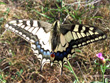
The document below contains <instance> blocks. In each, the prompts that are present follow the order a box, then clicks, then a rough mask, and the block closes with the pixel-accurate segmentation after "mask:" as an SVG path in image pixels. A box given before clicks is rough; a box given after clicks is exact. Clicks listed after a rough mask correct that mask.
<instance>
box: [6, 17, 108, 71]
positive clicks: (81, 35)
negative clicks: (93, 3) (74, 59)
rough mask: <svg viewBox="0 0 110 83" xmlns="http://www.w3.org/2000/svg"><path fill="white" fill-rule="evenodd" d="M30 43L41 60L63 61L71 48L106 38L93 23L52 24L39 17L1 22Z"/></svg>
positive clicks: (61, 63) (42, 63)
mask: <svg viewBox="0 0 110 83" xmlns="http://www.w3.org/2000/svg"><path fill="white" fill-rule="evenodd" d="M5 28H6V29H9V30H11V31H12V32H14V33H15V34H17V35H19V36H20V37H22V38H23V39H25V40H26V41H28V42H29V43H30V44H31V48H32V50H33V52H34V54H35V55H36V56H37V57H38V59H39V60H40V62H41V69H42V68H43V66H44V64H45V63H48V62H49V63H51V64H53V63H58V64H59V65H60V67H61V70H62V69H63V64H64V63H65V62H66V61H67V60H69V59H70V58H71V56H72V55H73V53H74V48H78V47H81V46H84V45H87V44H90V43H92V42H95V41H98V40H104V39H106V37H107V36H106V34H105V33H104V32H103V31H102V30H100V29H98V28H96V27H93V26H87V25H79V24H60V22H59V21H58V20H57V21H55V22H54V23H53V24H50V23H47V22H44V21H39V20H25V19H23V20H12V21H10V22H8V23H7V24H6V25H5Z"/></svg>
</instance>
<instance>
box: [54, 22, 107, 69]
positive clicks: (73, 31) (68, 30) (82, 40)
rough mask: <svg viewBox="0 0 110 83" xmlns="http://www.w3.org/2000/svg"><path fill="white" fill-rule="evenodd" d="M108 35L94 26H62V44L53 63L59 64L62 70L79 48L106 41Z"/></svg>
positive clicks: (55, 53) (55, 52)
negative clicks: (75, 49)
mask: <svg viewBox="0 0 110 83" xmlns="http://www.w3.org/2000/svg"><path fill="white" fill-rule="evenodd" d="M106 37H107V36H106V34H105V33H104V32H103V31H102V30H100V29H98V28H96V27H93V26H86V25H85V26H84V25H78V24H76V25H71V24H63V25H61V26H60V37H59V39H60V44H58V45H57V46H56V49H55V51H54V55H55V57H54V58H53V57H52V58H53V59H52V61H53V63H59V65H60V66H61V69H62V68H63V64H64V62H67V60H69V59H70V58H71V56H72V54H73V53H74V48H78V47H81V46H84V45H87V44H90V43H92V42H96V41H98V40H104V39H106Z"/></svg>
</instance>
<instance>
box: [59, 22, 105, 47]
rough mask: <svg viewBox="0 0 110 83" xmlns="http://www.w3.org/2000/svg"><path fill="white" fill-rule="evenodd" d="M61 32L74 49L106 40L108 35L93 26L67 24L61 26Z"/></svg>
mask: <svg viewBox="0 0 110 83" xmlns="http://www.w3.org/2000/svg"><path fill="white" fill-rule="evenodd" d="M60 31H61V33H62V34H63V35H64V36H65V39H66V41H67V42H69V44H70V45H71V46H72V47H73V48H78V47H81V46H84V45H87V44H89V43H92V42H96V41H98V40H103V39H106V34H105V33H104V32H103V31H102V30H100V29H98V28H96V27H93V26H86V25H78V24H76V25H68V24H65V25H61V28H60Z"/></svg>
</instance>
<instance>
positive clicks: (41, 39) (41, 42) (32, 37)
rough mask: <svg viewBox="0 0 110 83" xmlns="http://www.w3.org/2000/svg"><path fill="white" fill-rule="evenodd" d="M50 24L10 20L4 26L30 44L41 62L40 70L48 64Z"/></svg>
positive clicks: (37, 21)
mask: <svg viewBox="0 0 110 83" xmlns="http://www.w3.org/2000/svg"><path fill="white" fill-rule="evenodd" d="M51 26H52V25H51V24H49V23H47V22H44V21H39V20H25V19H24V20H12V21H10V22H8V23H7V24H6V25H5V28H6V29H9V30H11V31H12V32H14V33H15V34H17V35H19V36H20V37H22V38H23V39H25V40H26V41H27V42H29V43H31V48H32V50H33V52H34V54H35V55H36V56H37V57H38V59H39V60H40V62H41V69H42V68H43V65H44V64H45V63H48V62H50V52H51V45H50V43H49V37H50V30H51Z"/></svg>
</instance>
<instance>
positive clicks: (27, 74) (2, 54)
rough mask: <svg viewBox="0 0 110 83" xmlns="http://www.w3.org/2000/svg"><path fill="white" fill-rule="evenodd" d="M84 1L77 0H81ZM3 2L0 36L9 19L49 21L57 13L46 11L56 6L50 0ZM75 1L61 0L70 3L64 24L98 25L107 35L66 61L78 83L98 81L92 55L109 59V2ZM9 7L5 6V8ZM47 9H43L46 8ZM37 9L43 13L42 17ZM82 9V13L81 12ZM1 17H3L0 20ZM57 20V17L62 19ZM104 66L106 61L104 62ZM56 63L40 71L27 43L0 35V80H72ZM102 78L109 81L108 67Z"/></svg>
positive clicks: (65, 82) (67, 82) (10, 35)
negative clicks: (91, 3) (88, 3)
mask: <svg viewBox="0 0 110 83" xmlns="http://www.w3.org/2000/svg"><path fill="white" fill-rule="evenodd" d="M84 1H85V0H81V2H84ZM0 2H1V0H0ZM2 2H4V3H6V4H0V12H1V13H0V25H1V27H0V35H1V34H2V33H3V31H4V30H5V29H4V24H5V23H6V22H7V21H9V20H12V19H23V18H24V19H36V20H44V21H48V22H51V23H52V22H53V21H55V19H50V18H55V17H56V15H57V13H58V12H56V13H55V11H52V12H50V11H48V10H49V9H55V8H57V7H56V5H55V4H54V3H53V1H52V0H33V1H31V0H27V1H25V0H24V1H22V0H18V1H17V0H15V1H14V0H3V1H2ZM75 2H77V0H68V1H66V0H65V3H66V5H70V9H73V10H70V11H69V12H71V14H72V15H74V17H72V16H71V15H70V16H69V17H68V18H67V19H66V21H65V23H82V24H87V25H94V26H96V27H100V28H101V29H103V30H104V31H105V32H107V35H108V38H107V39H106V40H104V41H99V42H96V43H94V44H90V45H88V46H84V47H81V48H79V49H78V50H81V52H76V54H75V55H76V56H75V57H74V58H72V59H71V60H70V63H71V65H72V68H73V70H74V72H75V73H76V75H77V76H78V79H79V81H80V83H82V82H84V83H90V82H93V81H102V71H101V69H100V65H99V64H98V65H97V64H95V61H97V63H98V58H97V57H96V54H97V53H99V52H102V53H103V54H104V57H105V58H106V59H109V58H110V34H109V33H108V32H109V31H110V2H109V1H107V0H102V1H100V2H97V3H95V4H93V5H89V6H86V5H87V3H81V4H80V7H79V9H78V4H74V5H73V3H75ZM8 8H9V9H8ZM46 8H47V9H46ZM34 10H37V11H39V12H40V13H43V14H44V15H47V16H49V17H50V18H48V17H47V16H46V17H44V16H42V15H40V14H39V13H38V12H37V13H36V12H35V11H34ZM83 12H84V13H83ZM67 14H68V13H67V12H66V10H65V11H63V14H62V19H64V18H65V17H66V16H67ZM1 18H3V19H1ZM62 19H61V20H62ZM105 65H106V66H107V65H109V67H110V62H109V61H107V62H106V64H105ZM59 72H60V69H59V67H58V66H56V65H54V66H52V67H51V66H50V65H49V64H46V65H45V66H44V70H43V71H42V72H41V71H40V63H39V61H38V60H37V58H36V56H35V55H33V52H32V51H31V49H30V45H29V44H28V43H27V42H26V41H24V40H23V39H21V38H20V37H18V36H16V35H15V34H13V33H10V32H9V31H7V32H6V33H5V34H4V35H3V37H0V81H1V82H0V83H2V82H4V83H5V82H7V83H12V82H13V83H73V82H74V80H75V77H74V75H73V74H72V73H71V72H70V71H69V70H68V69H67V68H64V71H63V74H62V75H60V73H59ZM104 76H105V78H108V80H109V82H110V69H106V71H105V73H104Z"/></svg>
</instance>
